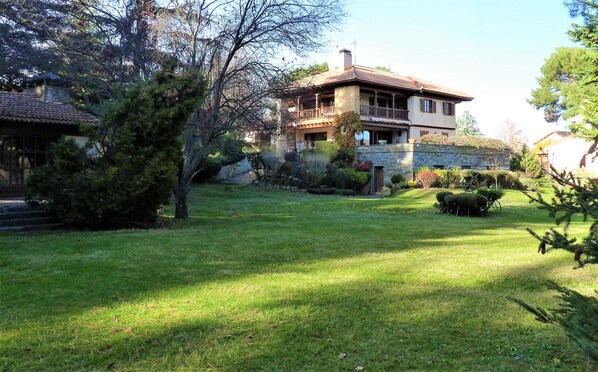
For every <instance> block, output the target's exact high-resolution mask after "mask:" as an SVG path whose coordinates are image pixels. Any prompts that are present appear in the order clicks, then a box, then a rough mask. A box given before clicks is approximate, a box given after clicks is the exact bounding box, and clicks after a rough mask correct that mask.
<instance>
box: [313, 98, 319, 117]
mask: <svg viewBox="0 0 598 372" xmlns="http://www.w3.org/2000/svg"><path fill="white" fill-rule="evenodd" d="M319 102H320V93H316V111H315V112H314V116H315V117H318V116H320V115H319V113H318V109H319V107H318V105H319Z"/></svg>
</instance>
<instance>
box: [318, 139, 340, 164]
mask: <svg viewBox="0 0 598 372" xmlns="http://www.w3.org/2000/svg"><path fill="white" fill-rule="evenodd" d="M315 147H316V151H317V152H320V153H322V154H326V155H327V156H328V159H330V160H332V159H334V158H335V157H336V155H337V154H338V149H339V148H338V145H337V144H336V142H331V141H316V142H315Z"/></svg>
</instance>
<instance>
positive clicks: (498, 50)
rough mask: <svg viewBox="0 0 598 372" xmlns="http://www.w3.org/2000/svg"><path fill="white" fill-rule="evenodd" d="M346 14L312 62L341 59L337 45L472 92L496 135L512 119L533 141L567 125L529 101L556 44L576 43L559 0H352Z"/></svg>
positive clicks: (360, 58) (474, 105)
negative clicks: (548, 119) (553, 120)
mask: <svg viewBox="0 0 598 372" xmlns="http://www.w3.org/2000/svg"><path fill="white" fill-rule="evenodd" d="M346 9H347V12H348V17H347V18H346V20H345V22H344V23H343V24H342V25H340V26H339V30H338V31H336V32H332V33H331V34H330V35H329V36H328V38H329V45H330V47H329V48H326V50H324V52H323V53H319V54H317V55H314V56H312V57H310V58H309V59H310V61H308V64H311V63H321V62H328V64H329V66H330V67H331V68H333V67H334V66H335V65H337V62H336V61H337V58H336V56H337V54H338V50H339V49H342V48H347V49H349V50H351V51H352V53H353V55H354V57H355V60H356V64H358V65H362V66H369V67H375V66H385V67H389V68H390V69H391V70H392V71H393V72H397V73H400V74H402V75H409V76H414V77H419V78H421V79H424V80H429V81H433V82H435V83H438V84H441V85H444V86H447V87H449V88H453V89H457V90H460V91H463V92H466V93H468V94H470V95H473V96H474V97H475V99H474V100H473V101H472V102H464V103H461V104H458V105H457V106H456V111H457V112H456V114H457V116H459V115H460V114H462V113H463V112H464V111H465V110H468V111H469V112H470V113H471V114H472V115H473V116H474V117H475V118H476V120H477V122H478V126H479V128H480V130H481V131H482V133H483V134H484V135H486V136H489V137H496V136H497V135H498V133H499V130H500V128H501V127H502V126H503V125H504V123H505V121H506V120H507V119H510V120H514V121H516V122H517V123H519V126H520V128H521V129H522V130H523V132H524V134H525V136H526V137H527V140H528V142H529V143H533V142H534V141H536V140H538V139H539V138H540V137H542V136H543V135H545V134H547V133H549V132H551V131H553V130H556V129H563V128H565V125H566V123H560V124H559V125H556V124H551V123H546V122H545V121H544V117H543V113H542V112H541V111H537V110H535V109H534V108H533V107H532V106H530V105H529V104H528V103H527V101H526V100H527V99H528V98H529V97H530V92H531V90H532V89H534V88H535V87H537V82H536V78H537V77H539V76H540V69H541V67H542V65H543V64H544V61H545V59H546V58H548V57H549V56H550V55H551V54H552V53H553V52H554V51H555V49H556V48H557V47H560V46H573V45H574V44H573V43H572V42H571V41H570V40H569V36H568V35H567V31H568V30H569V29H570V26H571V23H574V22H575V21H576V20H574V19H572V18H571V17H570V16H569V13H568V11H567V8H566V7H565V6H564V5H563V1H562V0H450V1H449V0H348V6H347V8H346Z"/></svg>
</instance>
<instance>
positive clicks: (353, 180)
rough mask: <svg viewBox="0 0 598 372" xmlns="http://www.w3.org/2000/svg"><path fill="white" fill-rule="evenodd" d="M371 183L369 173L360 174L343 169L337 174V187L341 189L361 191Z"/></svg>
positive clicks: (352, 170)
mask: <svg viewBox="0 0 598 372" xmlns="http://www.w3.org/2000/svg"><path fill="white" fill-rule="evenodd" d="M369 181H370V174H369V173H368V172H359V171H356V170H354V169H352V168H341V169H339V170H338V171H337V173H336V182H335V183H336V184H335V186H337V187H339V188H341V189H352V190H355V191H359V189H361V188H362V187H364V186H365V185H366V184H367V183H368V182H369Z"/></svg>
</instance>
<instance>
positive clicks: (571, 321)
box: [511, 282, 598, 361]
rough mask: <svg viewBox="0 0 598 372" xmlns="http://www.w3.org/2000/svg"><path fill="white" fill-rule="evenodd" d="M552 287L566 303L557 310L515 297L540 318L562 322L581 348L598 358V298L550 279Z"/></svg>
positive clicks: (563, 326)
mask: <svg viewBox="0 0 598 372" xmlns="http://www.w3.org/2000/svg"><path fill="white" fill-rule="evenodd" d="M548 287H549V288H551V289H553V290H555V291H557V292H558V293H559V295H558V297H559V298H560V300H561V301H562V302H561V304H560V306H559V308H557V309H550V310H545V309H542V308H539V307H533V306H530V305H528V304H527V303H525V302H523V301H521V300H519V299H515V298H511V300H513V301H515V302H516V303H518V304H519V305H521V306H522V307H524V308H525V309H526V310H527V311H529V312H530V313H532V314H534V315H535V316H536V319H537V320H539V321H541V322H544V323H554V324H558V325H560V326H561V328H563V329H564V330H565V333H567V336H569V338H571V339H572V340H574V341H575V343H576V344H577V346H579V348H580V349H581V350H583V351H584V352H585V353H587V355H588V356H589V357H590V358H591V359H593V360H595V361H598V298H596V297H590V296H584V295H582V294H580V293H579V292H576V291H573V290H571V289H568V288H565V287H561V286H559V285H558V284H556V283H554V282H548Z"/></svg>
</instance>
